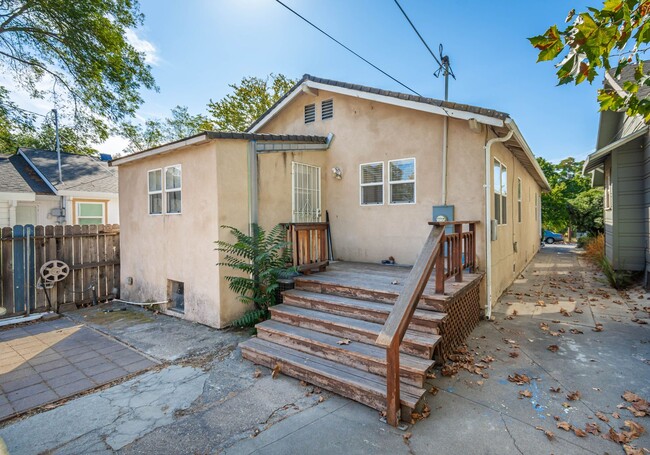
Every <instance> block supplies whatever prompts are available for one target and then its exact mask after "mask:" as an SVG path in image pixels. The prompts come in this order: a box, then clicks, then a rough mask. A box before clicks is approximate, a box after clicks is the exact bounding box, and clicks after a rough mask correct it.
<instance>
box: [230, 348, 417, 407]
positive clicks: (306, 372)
mask: <svg viewBox="0 0 650 455" xmlns="http://www.w3.org/2000/svg"><path fill="white" fill-rule="evenodd" d="M240 347H241V349H242V355H243V356H244V358H246V359H248V360H251V361H253V362H255V363H257V364H259V365H264V366H266V367H268V368H274V367H275V365H280V371H281V372H282V373H283V374H285V375H287V376H292V377H294V378H297V379H301V380H303V381H306V382H309V383H310V384H314V385H316V386H318V387H322V388H323V389H326V390H330V391H333V392H336V393H337V394H339V395H342V396H344V397H347V398H350V399H352V400H355V401H358V402H359V403H363V404H365V405H366V406H370V407H371V408H374V409H377V410H380V411H383V410H385V409H386V380H385V379H384V378H383V377H381V376H378V375H376V374H372V373H368V372H365V371H362V370H359V369H356V368H352V367H349V366H347V365H342V364H340V363H337V362H333V361H331V360H327V359H324V358H322V357H318V356H315V355H312V354H308V353H305V352H300V351H296V350H294V349H290V348H287V347H285V346H281V345H278V344H275V343H270V342H268V341H266V340H261V339H258V338H251V339H250V340H247V341H244V342H243V343H242V344H240ZM425 393H426V390H425V389H422V388H419V387H414V386H410V385H408V384H402V393H401V395H400V400H401V402H402V405H403V406H405V407H407V408H409V409H416V408H417V407H418V404H419V402H420V399H421V398H422V396H423V395H424V394H425Z"/></svg>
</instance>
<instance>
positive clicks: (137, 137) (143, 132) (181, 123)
mask: <svg viewBox="0 0 650 455" xmlns="http://www.w3.org/2000/svg"><path fill="white" fill-rule="evenodd" d="M294 84H295V81H293V80H291V79H289V78H287V77H286V76H285V75H283V74H278V75H274V74H269V75H268V76H267V77H266V78H259V77H245V78H243V79H242V80H241V82H240V83H239V84H230V87H231V88H232V89H233V92H232V93H230V94H228V95H226V96H225V97H223V98H222V99H221V100H219V101H212V100H210V102H209V103H208V105H207V108H208V114H207V115H204V114H196V115H193V114H190V113H189V111H188V109H187V107H185V106H176V107H175V108H174V109H172V112H171V116H170V117H167V118H163V119H150V120H147V121H146V122H145V123H144V125H132V124H128V125H126V124H125V125H123V128H122V131H121V133H122V135H123V136H125V137H126V138H128V139H129V145H128V146H127V148H126V149H125V150H124V152H125V153H133V152H137V151H139V150H145V149H148V148H152V147H156V146H158V145H161V144H164V143H167V142H173V141H176V140H178V139H182V138H184V137H188V136H192V135H194V134H197V133H200V132H201V131H206V130H214V131H245V130H246V129H247V128H248V127H249V126H250V125H251V123H253V122H254V121H255V120H256V119H257V118H258V117H259V116H261V115H262V114H263V113H264V112H266V111H267V109H268V108H270V107H271V106H272V105H273V104H274V103H275V102H276V101H277V100H279V99H280V98H281V97H282V96H283V95H284V94H285V93H286V92H287V91H289V89H290V88H291V87H293V85H294Z"/></svg>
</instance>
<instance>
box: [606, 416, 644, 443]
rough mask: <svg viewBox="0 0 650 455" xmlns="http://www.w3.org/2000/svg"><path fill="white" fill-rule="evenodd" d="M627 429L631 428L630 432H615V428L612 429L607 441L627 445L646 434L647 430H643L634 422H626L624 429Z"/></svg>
mask: <svg viewBox="0 0 650 455" xmlns="http://www.w3.org/2000/svg"><path fill="white" fill-rule="evenodd" d="M626 427H627V428H629V430H627V431H619V432H617V431H615V430H614V429H613V428H610V429H609V433H608V434H607V439H610V440H612V441H614V442H618V443H619V444H627V443H628V442H630V441H633V440H634V439H637V438H638V437H639V436H641V435H642V434H643V433H644V432H645V428H643V426H641V425H639V424H638V423H636V422H634V421H632V420H626V421H625V425H624V427H623V428H626Z"/></svg>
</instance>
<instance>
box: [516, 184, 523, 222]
mask: <svg viewBox="0 0 650 455" xmlns="http://www.w3.org/2000/svg"><path fill="white" fill-rule="evenodd" d="M522 193H523V188H522V183H521V178H519V177H517V220H518V221H519V223H521V221H522V219H523V216H522V210H523V207H522V201H521V195H522Z"/></svg>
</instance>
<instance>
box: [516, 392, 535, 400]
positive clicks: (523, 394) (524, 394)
mask: <svg viewBox="0 0 650 455" xmlns="http://www.w3.org/2000/svg"><path fill="white" fill-rule="evenodd" d="M532 396H533V393H532V392H531V391H530V390H520V391H519V399H520V400H521V399H522V398H530V397H532Z"/></svg>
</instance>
